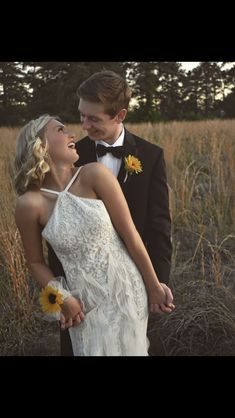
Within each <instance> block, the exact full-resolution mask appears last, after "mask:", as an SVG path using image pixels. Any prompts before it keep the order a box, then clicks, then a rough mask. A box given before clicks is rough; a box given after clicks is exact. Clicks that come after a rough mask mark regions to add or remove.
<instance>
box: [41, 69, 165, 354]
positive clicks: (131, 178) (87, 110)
mask: <svg viewBox="0 0 235 418" xmlns="http://www.w3.org/2000/svg"><path fill="white" fill-rule="evenodd" d="M78 96H79V112H80V116H81V124H82V128H83V129H84V130H86V131H87V133H88V136H86V137H85V138H83V139H82V140H80V141H78V142H77V143H76V148H77V151H78V154H79V156H80V158H79V160H78V162H77V165H78V166H81V165H84V164H87V163H90V162H94V161H98V162H100V163H102V164H104V165H105V166H106V167H108V168H109V169H110V170H111V171H112V172H113V174H114V175H115V176H117V178H118V181H119V183H120V185H121V188H122V190H123V193H124V195H125V197H126V200H127V203H128V205H129V209H130V212H131V215H132V218H133V221H134V223H135V226H136V228H137V230H138V232H139V234H140V236H141V238H142V240H143V242H144V244H145V246H146V248H147V251H148V253H149V256H150V258H151V261H152V264H153V267H154V269H155V271H156V274H157V276H158V279H159V281H160V282H161V283H165V284H168V282H169V275H170V262H171V252H172V245H171V218H170V212H169V196H168V187H167V178H166V167H165V161H164V154H163V150H162V149H161V148H160V147H158V146H157V145H153V144H151V143H150V142H148V141H146V140H144V139H142V138H139V137H138V136H136V135H134V134H132V133H130V132H128V131H127V129H125V128H124V126H123V121H124V119H125V117H126V114H127V110H128V106H129V102H130V99H131V90H130V88H129V86H128V84H127V82H126V81H125V80H124V79H123V78H122V77H121V76H119V75H118V74H116V73H114V72H112V71H101V72H98V73H95V74H93V75H92V76H91V77H89V78H88V79H87V80H85V81H84V82H83V83H82V84H81V85H80V86H79V88H78ZM50 259H51V265H52V268H53V264H55V262H54V261H53V259H52V254H50V253H49V262H50ZM53 271H54V273H55V274H56V273H57V275H60V274H61V271H60V270H56V271H55V268H53ZM167 292H168V298H169V302H172V295H171V291H170V289H169V288H167ZM61 343H62V345H61V347H62V355H70V354H71V353H72V350H71V348H70V342H69V333H68V331H64V332H63V333H62V334H61Z"/></svg>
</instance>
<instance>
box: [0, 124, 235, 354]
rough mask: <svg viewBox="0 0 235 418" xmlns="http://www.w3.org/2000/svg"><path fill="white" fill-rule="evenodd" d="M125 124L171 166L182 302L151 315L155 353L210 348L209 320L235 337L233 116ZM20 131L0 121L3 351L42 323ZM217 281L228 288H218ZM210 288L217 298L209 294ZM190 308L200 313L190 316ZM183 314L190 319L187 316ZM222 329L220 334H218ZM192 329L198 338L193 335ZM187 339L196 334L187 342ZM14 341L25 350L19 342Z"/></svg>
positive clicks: (175, 280)
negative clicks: (30, 257) (21, 179)
mask: <svg viewBox="0 0 235 418" xmlns="http://www.w3.org/2000/svg"><path fill="white" fill-rule="evenodd" d="M70 127H71V128H72V129H73V130H74V132H75V134H76V135H77V138H78V139H79V138H81V137H82V136H84V134H83V132H82V130H81V128H80V126H79V125H73V126H70ZM126 127H127V129H129V130H130V131H131V132H133V133H136V134H137V135H139V136H140V137H143V138H146V139H148V140H149V141H151V142H152V143H156V144H158V145H159V146H161V147H162V148H163V149H164V155H165V160H166V165H167V175H168V186H169V195H170V208H171V215H172V234H173V257H172V274H171V283H170V284H171V287H172V289H173V290H174V293H175V295H176V302H177V305H178V309H176V311H175V312H174V314H171V315H169V316H168V317H167V319H166V317H164V318H158V319H157V320H155V319H154V320H153V322H152V327H151V328H150V332H149V337H150V338H155V336H156V333H157V337H158V342H159V339H160V340H161V344H160V345H158V344H157V347H158V346H163V350H162V349H161V350H160V351H159V352H158V349H157V348H156V351H155V354H159V353H160V354H162V353H163V352H164V354H165V355H182V354H185V350H186V354H187V353H189V355H192V353H193V354H194V355H195V354H196V355H203V353H204V354H205V353H206V355H210V354H208V350H209V347H212V346H213V344H214V341H213V335H214V334H215V333H213V332H212V333H211V332H210V330H211V327H212V328H213V327H214V328H216V324H217V325H218V326H217V333H216V335H215V336H214V338H217V339H219V338H224V335H226V332H227V338H228V336H229V338H230V340H231V341H234V340H233V338H232V337H231V335H232V336H233V337H234V333H235V330H234V328H233V327H232V323H233V320H234V312H233V311H232V309H231V300H234V293H235V292H234V290H235V285H234V272H235V262H234V254H235V238H234V237H235V231H234V219H235V209H234V196H235V182H234V177H235V140H234V139H235V138H234V137H235V120H227V121H204V122H172V123H167V124H163V123H160V124H157V125H152V124H140V125H127V126H126ZM17 132H18V129H17V128H16V129H7V128H0V140H1V149H0V161H1V162H0V188H1V193H0V209H1V212H0V260H1V265H0V269H1V270H0V271H1V283H0V295H1V305H0V306H1V307H0V309H1V324H0V343H1V344H2V346H1V347H0V350H1V352H0V353H1V354H3V353H4V352H6V351H7V350H8V353H9V347H10V346H11V347H12V351H10V352H14V353H18V354H20V353H21V354H22V353H25V352H26V351H25V346H26V343H27V344H28V341H29V340H30V338H31V339H33V338H34V339H35V338H36V335H38V334H37V333H38V332H39V330H41V329H42V328H43V327H44V325H43V324H42V323H40V321H38V320H37V317H36V318H35V317H34V314H33V312H34V308H35V294H36V293H37V292H36V290H35V288H34V287H33V286H32V284H31V280H30V278H29V277H28V274H27V269H26V265H25V260H24V255H23V250H22V245H21V241H20V237H19V234H18V231H17V229H16V226H15V223H14V217H13V214H14V204H15V194H14V191H13V188H12V183H11V178H12V161H13V157H14V148H15V138H16V135H17ZM199 284H200V285H199ZM214 288H215V289H222V290H221V291H217V290H213V292H212V290H211V289H214ZM35 292H36V293H35ZM195 294H196V295H197V297H195ZM205 295H206V296H205ZM212 295H214V297H211V298H210V296H212ZM199 299H200V301H199ZM207 300H210V304H211V305H210V306H211V311H210V312H211V314H210V313H208V309H207V308H206V301H207ZM222 302H223V303H222ZM219 305H220V307H221V306H222V305H223V306H224V308H221V309H220V310H219V311H218V310H217V308H216V306H219ZM192 307H193V308H192ZM191 309H193V312H194V313H193V315H192V316H190V310H191ZM213 312H214V313H216V314H215V318H217V319H215V322H216V324H215V323H214V322H213V324H212V322H211V321H212V317H214V314H213ZM223 312H224V315H225V317H223ZM8 315H10V318H11V326H9V321H8V328H6V325H4V324H6V323H7V320H5V319H4V318H5V317H7V316H8ZM185 316H187V318H188V319H187V321H186V322H185V321H184V317H185ZM191 317H192V318H193V320H192V321H191V320H190V318H191ZM8 318H9V316H8ZM192 318H191V319H192ZM195 318H200V320H201V322H200V326H199V325H198V327H199V328H200V327H201V328H200V329H202V328H203V326H204V328H203V332H202V334H201V337H200V334H199V333H198V332H196V330H194V328H195V327H196V322H197V321H196V320H195ZM218 318H220V324H222V323H223V326H221V327H220V324H219V322H218V321H219V319H218ZM164 321H165V322H166V321H168V322H167V328H168V330H170V329H171V328H170V327H171V326H172V329H171V332H170V333H168V336H166V334H165V329H166V328H165V325H166V324H165V322H164ZM213 321H214V320H213ZM26 323H28V324H30V326H29V327H28V328H27V327H25V324H26ZM202 323H203V324H204V325H202ZM182 324H184V326H183V325H182ZM187 324H188V326H187ZM178 325H179V326H178ZM182 326H183V328H182ZM226 326H227V328H226ZM214 328H213V329H214ZM181 329H184V342H183V343H182V341H181V342H180V340H182V333H181V332H180V330H181ZM220 329H221V335H220V334H218V332H219V330H220ZM194 331H195V336H197V338H196V337H195V338H194V337H193V335H194ZM212 334H213V335H212ZM169 335H170V336H169ZM16 336H17V337H16ZM200 338H201V339H200ZM234 339H235V337H234ZM10 341H13V343H12V344H11V343H10ZM187 341H190V345H188V347H187ZM206 341H207V343H206ZM208 341H209V342H208ZM16 343H17V344H18V346H19V347H20V349H18V348H16V345H17V344H16ZM189 347H190V349H189ZM226 347H229V344H227V343H225V344H223V349H222V351H220V354H225V355H226V352H225V351H226ZM187 348H188V351H187ZM210 349H211V348H210ZM231 349H234V354H235V342H234V345H233V343H232V344H230V348H229V350H230V351H229V353H231ZM4 350H5V351H4ZM203 350H204V351H203Z"/></svg>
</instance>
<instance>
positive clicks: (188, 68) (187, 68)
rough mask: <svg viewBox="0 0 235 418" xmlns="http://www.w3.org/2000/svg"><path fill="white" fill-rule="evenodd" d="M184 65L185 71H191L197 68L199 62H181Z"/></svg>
mask: <svg viewBox="0 0 235 418" xmlns="http://www.w3.org/2000/svg"><path fill="white" fill-rule="evenodd" d="M180 64H182V67H183V69H184V70H185V71H191V70H192V69H193V68H194V67H196V66H197V65H198V64H199V62H196V61H193V62H186V61H185V62H180Z"/></svg>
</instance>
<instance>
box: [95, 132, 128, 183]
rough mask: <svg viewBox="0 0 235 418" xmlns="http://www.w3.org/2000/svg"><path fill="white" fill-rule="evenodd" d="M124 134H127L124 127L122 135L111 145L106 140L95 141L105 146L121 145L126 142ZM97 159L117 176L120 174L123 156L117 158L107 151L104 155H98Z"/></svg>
mask: <svg viewBox="0 0 235 418" xmlns="http://www.w3.org/2000/svg"><path fill="white" fill-rule="evenodd" d="M124 136H125V130H124V127H123V129H122V132H121V135H120V136H119V137H118V139H117V140H116V142H114V144H112V145H109V144H107V142H104V141H95V143H96V145H97V144H101V145H104V146H105V147H121V146H122V145H123V143H124ZM97 161H98V162H99V163H102V164H104V165H105V166H106V167H107V168H109V170H111V171H112V172H113V174H114V175H115V176H116V177H117V176H118V173H119V170H120V167H121V164H122V159H121V158H115V157H114V156H113V155H112V154H111V153H110V152H107V154H105V155H103V156H102V157H98V155H97Z"/></svg>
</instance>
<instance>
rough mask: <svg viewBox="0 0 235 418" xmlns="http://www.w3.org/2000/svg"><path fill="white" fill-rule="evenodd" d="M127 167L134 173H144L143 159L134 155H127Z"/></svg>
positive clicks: (127, 170)
mask: <svg viewBox="0 0 235 418" xmlns="http://www.w3.org/2000/svg"><path fill="white" fill-rule="evenodd" d="M124 161H125V169H126V172H127V173H130V174H133V173H136V174H139V173H142V171H143V169H142V165H141V161H140V160H138V158H136V157H134V156H133V155H128V157H125V159H124Z"/></svg>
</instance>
